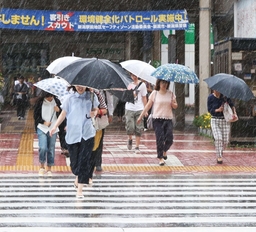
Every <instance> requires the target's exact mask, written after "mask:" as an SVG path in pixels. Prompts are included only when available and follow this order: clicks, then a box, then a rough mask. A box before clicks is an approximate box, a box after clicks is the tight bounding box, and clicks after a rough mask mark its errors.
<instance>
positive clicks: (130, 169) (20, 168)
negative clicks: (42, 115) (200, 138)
mask: <svg viewBox="0 0 256 232" xmlns="http://www.w3.org/2000/svg"><path fill="white" fill-rule="evenodd" d="M38 169H39V166H34V165H16V166H8V165H6V166H0V172H6V171H9V172H38ZM52 171H53V172H68V173H70V171H71V170H70V167H68V166H54V167H52ZM103 172H122V173H154V172H166V173H169V174H172V173H173V174H175V173H227V172H230V173H252V172H256V167H236V166H222V167H218V166H215V167H213V166H184V167H180V166H179V167H173V166H172V167H169V166H165V167H160V166H159V167H158V166H136V167H135V166H103Z"/></svg>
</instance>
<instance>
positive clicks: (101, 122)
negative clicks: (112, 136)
mask: <svg viewBox="0 0 256 232" xmlns="http://www.w3.org/2000/svg"><path fill="white" fill-rule="evenodd" d="M108 125H109V122H108V116H107V115H101V117H96V118H95V124H94V127H95V129H96V130H102V129H105V128H106V127H107V126H108Z"/></svg>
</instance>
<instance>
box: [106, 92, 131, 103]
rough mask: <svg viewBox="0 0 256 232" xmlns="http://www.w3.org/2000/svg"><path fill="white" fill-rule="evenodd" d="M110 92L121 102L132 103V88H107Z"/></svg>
mask: <svg viewBox="0 0 256 232" xmlns="http://www.w3.org/2000/svg"><path fill="white" fill-rule="evenodd" d="M109 92H110V93H112V94H113V95H115V96H116V97H117V98H118V99H120V100H121V101H122V102H131V103H134V94H133V90H132V89H131V90H128V89H127V90H123V91H122V90H109Z"/></svg>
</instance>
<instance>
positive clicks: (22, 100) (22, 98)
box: [14, 76, 29, 120]
mask: <svg viewBox="0 0 256 232" xmlns="http://www.w3.org/2000/svg"><path fill="white" fill-rule="evenodd" d="M24 79H25V78H24V77H23V76H19V83H18V84H16V85H15V86H14V94H15V103H16V106H17V117H18V119H19V120H20V119H21V120H24V119H25V113H26V108H27V100H28V98H27V94H28V90H29V88H28V86H27V85H26V84H25V83H24Z"/></svg>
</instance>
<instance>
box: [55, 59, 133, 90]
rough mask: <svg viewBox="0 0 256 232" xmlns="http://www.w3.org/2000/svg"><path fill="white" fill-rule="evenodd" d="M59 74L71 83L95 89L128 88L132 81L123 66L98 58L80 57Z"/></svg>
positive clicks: (58, 74)
mask: <svg viewBox="0 0 256 232" xmlns="http://www.w3.org/2000/svg"><path fill="white" fill-rule="evenodd" d="M57 76H60V77H62V78H64V79H65V80H66V81H67V82H68V83H69V84H70V85H82V86H88V87H91V88H95V89H116V88H117V89H127V86H128V85H129V83H130V82H132V79H131V78H130V76H129V75H128V73H127V72H126V71H125V70H124V69H123V68H122V67H121V66H119V65H117V64H115V63H112V62H111V61H109V60H105V59H97V58H83V59H78V60H76V61H74V62H72V63H71V64H69V65H68V66H66V67H65V68H64V69H63V70H61V71H60V72H59V73H57Z"/></svg>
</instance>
